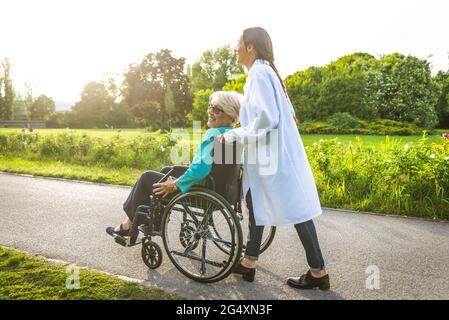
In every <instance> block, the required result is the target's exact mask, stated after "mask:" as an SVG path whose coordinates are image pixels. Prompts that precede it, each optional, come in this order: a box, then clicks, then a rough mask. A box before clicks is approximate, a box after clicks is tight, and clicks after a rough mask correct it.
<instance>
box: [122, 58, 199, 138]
mask: <svg viewBox="0 0 449 320" xmlns="http://www.w3.org/2000/svg"><path fill="white" fill-rule="evenodd" d="M184 63H185V59H184V58H179V59H177V58H174V57H172V55H171V51H170V50H167V49H163V50H161V51H160V52H158V53H149V54H147V55H146V56H145V57H144V59H143V60H142V62H141V63H140V64H132V65H130V66H129V69H128V70H127V72H126V73H125V74H124V76H125V79H124V81H123V97H124V99H125V102H126V103H127V104H128V106H129V108H130V112H131V113H132V114H133V115H134V116H136V117H138V118H140V119H141V121H144V122H146V123H148V124H150V123H151V124H154V125H157V126H158V127H160V128H162V129H166V128H167V117H168V115H169V114H171V115H172V116H171V117H170V118H171V120H172V122H173V124H174V125H181V124H183V123H184V119H185V116H186V115H187V113H188V112H190V111H191V108H192V97H191V95H190V85H189V82H188V78H187V75H186V73H185V72H184ZM168 88H170V90H172V94H173V100H174V109H175V111H173V108H171V109H170V107H169V108H167V107H166V106H165V97H166V92H167V90H168ZM154 122H155V123H154Z"/></svg>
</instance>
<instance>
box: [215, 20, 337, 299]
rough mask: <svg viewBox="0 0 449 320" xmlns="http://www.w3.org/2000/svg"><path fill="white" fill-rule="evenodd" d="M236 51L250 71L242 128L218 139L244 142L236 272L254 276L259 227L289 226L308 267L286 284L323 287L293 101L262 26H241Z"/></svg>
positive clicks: (313, 199)
mask: <svg viewBox="0 0 449 320" xmlns="http://www.w3.org/2000/svg"><path fill="white" fill-rule="evenodd" d="M236 54H237V60H238V63H239V64H241V65H243V66H245V67H246V69H247V70H249V72H248V78H247V80H246V84H245V86H244V97H243V102H242V104H241V108H240V124H241V127H240V128H236V129H233V130H230V131H228V132H226V133H224V134H223V135H222V137H221V141H222V142H223V143H231V142H233V141H239V142H240V143H242V144H244V145H245V163H244V171H243V187H242V191H243V195H245V197H244V200H245V202H246V206H247V208H248V211H249V216H250V231H249V232H250V236H249V239H250V240H249V241H248V243H247V246H246V251H245V257H244V258H243V259H242V260H241V261H240V264H239V265H238V267H237V268H236V270H235V273H238V274H242V275H243V278H244V279H245V280H247V281H254V277H255V271H256V269H255V267H256V261H257V259H258V257H259V250H260V243H261V238H262V233H263V228H264V226H285V225H294V226H295V228H296V231H297V233H298V236H299V238H300V239H301V242H302V245H303V247H304V249H305V252H306V257H307V262H308V264H309V267H310V269H309V271H307V273H305V274H303V275H302V276H300V277H291V278H288V279H287V284H288V285H290V286H292V287H295V288H299V289H313V288H319V289H322V290H327V289H329V287H330V284H329V276H328V275H327V273H326V271H325V265H324V259H323V256H322V253H321V250H320V245H319V242H318V237H317V233H316V230H315V226H314V224H313V221H312V219H313V218H315V217H318V216H319V215H320V214H321V205H320V200H319V197H318V192H317V188H316V185H315V180H314V177H313V174H312V171H311V169H310V165H309V162H308V160H307V155H306V152H305V149H304V146H303V143H302V140H301V137H300V135H299V132H298V129H297V127H296V118H295V113H294V111H293V107H292V104H291V103H290V100H289V98H288V96H287V92H286V89H285V86H284V84H283V82H282V80H281V77H280V76H279V73H278V71H277V69H276V67H275V65H274V55H273V47H272V42H271V38H270V36H269V35H268V33H267V32H266V31H265V30H264V29H263V28H259V27H257V28H249V29H246V30H244V31H243V34H242V35H241V37H240V40H239V44H238V47H237V48H236ZM267 154H268V157H267ZM267 158H268V160H267Z"/></svg>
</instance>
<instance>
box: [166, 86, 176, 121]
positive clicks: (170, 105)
mask: <svg viewBox="0 0 449 320" xmlns="http://www.w3.org/2000/svg"><path fill="white" fill-rule="evenodd" d="M164 106H165V111H166V112H167V114H168V126H169V127H170V125H171V115H172V114H173V113H174V112H175V111H176V108H175V107H176V106H175V98H174V97H173V91H172V89H171V88H170V87H167V90H166V91H165V97H164Z"/></svg>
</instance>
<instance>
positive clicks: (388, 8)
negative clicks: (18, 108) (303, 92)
mask: <svg viewBox="0 0 449 320" xmlns="http://www.w3.org/2000/svg"><path fill="white" fill-rule="evenodd" d="M2 9H3V10H4V11H3V10H2V11H3V13H4V14H3V15H2V19H1V20H0V29H1V30H4V31H5V30H6V32H2V37H1V38H0V59H3V58H8V59H9V60H10V63H11V71H12V80H13V84H14V87H15V89H16V91H18V92H20V93H24V91H25V87H24V83H25V82H30V83H32V87H33V95H34V96H35V97H37V96H38V95H40V94H45V95H47V96H49V97H52V98H53V99H54V100H55V101H63V102H75V101H78V100H79V94H80V92H81V90H82V89H83V87H84V86H85V85H86V84H87V83H88V82H90V81H100V80H102V79H104V77H105V75H106V74H109V75H120V74H123V72H124V71H125V70H126V69H127V67H128V65H129V64H132V63H139V62H140V61H141V60H142V58H143V57H144V56H145V55H146V54H148V53H150V52H157V51H159V50H161V49H164V48H167V49H170V50H172V54H173V56H175V57H185V58H186V63H187V64H190V65H192V64H193V63H194V62H195V61H196V60H197V59H199V58H200V56H201V54H202V52H204V51H205V50H208V49H216V48H218V47H221V46H223V45H226V44H229V45H231V46H234V45H235V44H236V43H237V40H238V38H239V36H240V34H241V32H242V30H243V29H244V28H247V27H251V26H256V25H257V26H262V27H264V28H266V29H267V31H268V32H269V33H270V35H271V37H272V40H273V44H274V50H275V57H276V61H277V62H276V63H277V65H278V68H279V70H280V73H281V75H282V76H283V77H286V76H288V75H290V74H292V73H294V72H296V71H300V70H304V69H306V68H308V67H311V66H322V65H325V64H327V63H329V62H331V61H334V60H336V59H338V58H339V57H341V56H343V55H346V54H351V53H354V52H366V53H369V54H372V55H374V56H376V57H377V56H380V55H383V54H390V53H393V52H400V53H402V54H405V55H408V54H411V55H414V56H417V57H418V58H420V59H427V58H428V61H429V62H430V63H431V66H432V71H433V72H434V73H436V72H437V71H439V70H448V69H449V59H448V52H449V43H448V42H447V41H446V39H447V34H446V33H447V31H448V30H449V21H448V20H447V18H446V14H447V12H449V4H448V3H447V2H445V1H444V0H429V1H423V0H417V1H403V0H400V1H391V2H390V1H386V0H382V1H354V0H344V1H338V2H335V1H334V2H333V1H325V0H320V1H314V2H313V3H305V2H301V1H299V2H295V1H276V2H270V1H266V0H263V1H261V0H259V1H252V0H251V1H236V0H230V1H227V2H226V4H224V3H223V2H218V1H206V0H196V1H189V2H187V1H163V2H148V1H146V2H145V1H139V0H134V1H98V0H97V1H86V0H84V1H52V0H43V1H35V2H34V1H26V0H18V1H17V0H14V1H10V0H6V1H4V2H3V1H2Z"/></svg>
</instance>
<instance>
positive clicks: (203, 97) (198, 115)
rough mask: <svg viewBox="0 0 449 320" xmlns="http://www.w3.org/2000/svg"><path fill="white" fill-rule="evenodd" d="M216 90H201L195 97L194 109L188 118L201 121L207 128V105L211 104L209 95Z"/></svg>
mask: <svg viewBox="0 0 449 320" xmlns="http://www.w3.org/2000/svg"><path fill="white" fill-rule="evenodd" d="M213 92H214V90H212V89H205V90H199V91H198V92H197V93H196V94H195V98H194V99H193V110H192V112H191V113H189V115H188V116H187V120H188V121H189V122H190V123H192V122H193V121H201V126H202V127H203V128H205V126H206V124H207V117H208V116H207V106H208V105H209V97H210V95H211V94H212V93H213Z"/></svg>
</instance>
